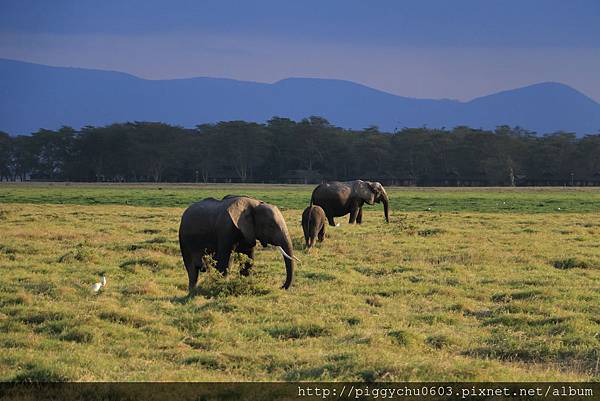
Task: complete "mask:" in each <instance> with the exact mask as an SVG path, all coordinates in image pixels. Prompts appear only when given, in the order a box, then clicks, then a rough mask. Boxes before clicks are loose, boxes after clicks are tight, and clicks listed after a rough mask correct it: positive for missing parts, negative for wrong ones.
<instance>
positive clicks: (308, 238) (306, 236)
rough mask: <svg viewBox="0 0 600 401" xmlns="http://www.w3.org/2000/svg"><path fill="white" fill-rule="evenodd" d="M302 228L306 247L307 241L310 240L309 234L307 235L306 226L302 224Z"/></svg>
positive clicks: (307, 245)
mask: <svg viewBox="0 0 600 401" xmlns="http://www.w3.org/2000/svg"><path fill="white" fill-rule="evenodd" d="M302 230H303V231H304V243H305V244H306V247H307V248H308V247H309V246H310V245H309V241H310V236H309V232H308V230H309V229H308V227H307V226H305V225H303V226H302Z"/></svg>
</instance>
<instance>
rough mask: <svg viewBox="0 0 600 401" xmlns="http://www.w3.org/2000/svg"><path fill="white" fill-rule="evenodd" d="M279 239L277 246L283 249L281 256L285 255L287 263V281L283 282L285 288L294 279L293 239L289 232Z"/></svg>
mask: <svg viewBox="0 0 600 401" xmlns="http://www.w3.org/2000/svg"><path fill="white" fill-rule="evenodd" d="M282 237H283V238H281V239H280V240H279V241H275V242H276V244H275V245H276V246H278V247H279V250H280V251H281V256H282V257H283V262H284V263H285V273H286V277H285V283H283V287H282V288H284V289H286V290H287V289H288V288H289V287H290V285H292V281H293V280H294V258H295V257H294V251H293V250H292V241H291V239H290V238H289V234H288V235H286V236H282Z"/></svg>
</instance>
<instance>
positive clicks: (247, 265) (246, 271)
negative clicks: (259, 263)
mask: <svg viewBox="0 0 600 401" xmlns="http://www.w3.org/2000/svg"><path fill="white" fill-rule="evenodd" d="M237 251H238V252H239V253H241V254H243V255H246V256H248V258H250V260H247V261H246V262H244V266H242V268H241V270H240V274H241V275H242V276H246V277H247V276H249V275H250V269H251V268H252V265H253V264H254V247H253V246H251V247H241V248H238V250H237Z"/></svg>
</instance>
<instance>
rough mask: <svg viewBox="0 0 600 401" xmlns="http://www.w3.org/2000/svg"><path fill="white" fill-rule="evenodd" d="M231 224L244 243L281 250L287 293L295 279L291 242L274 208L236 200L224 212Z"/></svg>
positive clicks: (243, 198)
mask: <svg viewBox="0 0 600 401" xmlns="http://www.w3.org/2000/svg"><path fill="white" fill-rule="evenodd" d="M227 212H228V213H229V216H230V217H231V221H232V222H233V224H234V225H235V226H236V227H237V228H238V229H239V230H240V231H241V233H242V235H243V236H244V240H245V241H246V242H248V243H252V244H254V243H255V241H256V240H258V241H259V242H260V243H261V245H262V246H267V245H268V244H270V245H274V246H276V247H280V249H281V250H283V252H282V254H283V255H284V263H285V269H286V279H285V283H284V284H283V288H285V289H288V288H289V286H290V285H291V284H292V280H293V278H294V261H293V259H292V258H293V257H294V256H293V250H292V240H291V238H290V234H289V232H288V229H287V225H286V224H285V220H284V218H283V215H282V214H281V212H280V211H279V209H278V208H277V207H276V206H273V205H269V204H268V203H264V202H261V201H259V200H256V199H253V198H248V197H239V198H237V199H236V200H235V201H234V202H232V203H231V204H230V205H229V207H228V208H227Z"/></svg>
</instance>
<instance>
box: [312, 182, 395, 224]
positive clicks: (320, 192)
mask: <svg viewBox="0 0 600 401" xmlns="http://www.w3.org/2000/svg"><path fill="white" fill-rule="evenodd" d="M379 202H381V203H383V213H384V215H385V221H386V222H388V223H389V222H390V219H389V215H388V213H389V206H388V205H389V198H388V195H387V193H386V192H385V189H384V188H383V185H381V184H380V183H378V182H371V181H363V180H355V181H346V182H339V181H330V182H324V183H322V184H319V185H318V186H317V187H316V188H315V189H314V190H313V193H312V197H311V200H310V204H311V205H313V204H314V205H318V206H321V207H322V208H323V210H324V211H325V215H326V216H327V221H328V222H329V225H330V226H335V221H334V217H339V216H345V215H346V214H348V213H350V219H349V223H350V224H353V223H354V222H355V221H356V222H357V223H358V224H361V223H362V207H363V204H365V203H368V204H369V205H372V204H374V203H379Z"/></svg>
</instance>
